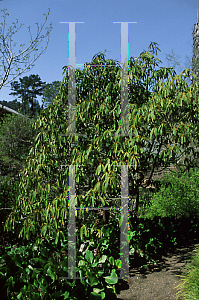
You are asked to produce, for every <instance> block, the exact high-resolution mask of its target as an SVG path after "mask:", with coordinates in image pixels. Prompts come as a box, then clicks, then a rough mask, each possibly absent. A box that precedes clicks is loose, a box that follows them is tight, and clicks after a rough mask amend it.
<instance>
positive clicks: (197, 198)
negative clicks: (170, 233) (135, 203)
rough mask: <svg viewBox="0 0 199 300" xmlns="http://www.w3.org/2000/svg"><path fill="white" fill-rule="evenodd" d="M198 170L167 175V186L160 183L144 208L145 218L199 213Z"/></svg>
mask: <svg viewBox="0 0 199 300" xmlns="http://www.w3.org/2000/svg"><path fill="white" fill-rule="evenodd" d="M198 179H199V172H198V170H193V169H191V170H190V171H189V172H185V173H184V174H183V175H182V174H171V175H170V176H169V177H167V179H166V182H167V187H164V185H162V188H161V189H160V191H159V192H158V193H156V194H155V195H153V198H152V199H151V200H150V207H149V208H148V209H146V210H145V212H144V214H145V217H147V218H153V217H154V216H162V217H166V216H176V217H177V216H194V215H199V185H198V182H199V181H198Z"/></svg>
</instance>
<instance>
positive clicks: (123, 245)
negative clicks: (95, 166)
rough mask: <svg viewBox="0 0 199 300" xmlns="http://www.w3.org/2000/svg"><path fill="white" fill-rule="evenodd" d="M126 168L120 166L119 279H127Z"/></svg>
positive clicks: (127, 200)
mask: <svg viewBox="0 0 199 300" xmlns="http://www.w3.org/2000/svg"><path fill="white" fill-rule="evenodd" d="M127 168H128V166H126V165H121V231H120V253H121V254H120V259H121V271H120V278H122V279H127V278H128V277H129V243H128V202H129V199H128V197H129V195H128V190H129V186H128V169H127Z"/></svg>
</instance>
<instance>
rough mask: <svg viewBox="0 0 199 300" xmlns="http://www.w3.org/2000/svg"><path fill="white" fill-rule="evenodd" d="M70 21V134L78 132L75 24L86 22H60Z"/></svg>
mask: <svg viewBox="0 0 199 300" xmlns="http://www.w3.org/2000/svg"><path fill="white" fill-rule="evenodd" d="M60 23H69V64H68V65H69V67H68V77H69V78H68V134H67V136H73V135H77V134H76V81H75V24H76V23H84V22H60Z"/></svg>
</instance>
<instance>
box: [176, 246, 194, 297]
mask: <svg viewBox="0 0 199 300" xmlns="http://www.w3.org/2000/svg"><path fill="white" fill-rule="evenodd" d="M194 251H195V252H196V253H195V255H194V256H193V257H191V258H189V259H188V261H187V262H188V263H187V265H186V266H185V271H184V272H183V275H177V276H180V277H181V279H180V282H179V284H178V285H177V286H175V289H178V290H179V291H178V292H177V297H176V299H179V296H180V297H183V298H181V299H189V300H194V299H198V298H199V286H198V278H199V271H198V270H199V268H198V266H199V248H198V247H197V248H196V249H195V250H194Z"/></svg>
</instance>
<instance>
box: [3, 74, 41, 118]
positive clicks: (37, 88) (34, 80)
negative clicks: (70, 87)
mask: <svg viewBox="0 0 199 300" xmlns="http://www.w3.org/2000/svg"><path fill="white" fill-rule="evenodd" d="M19 80H20V83H18V82H17V81H14V82H12V83H11V89H12V90H14V92H12V93H10V94H9V95H17V96H18V97H20V98H21V99H22V107H23V109H24V114H26V113H28V112H29V111H28V110H27V107H28V109H29V104H31V115H32V116H33V115H34V114H35V112H36V111H38V110H40V105H39V102H38V100H36V97H37V95H38V96H41V95H42V93H43V91H44V88H45V83H46V82H42V81H41V79H40V77H39V75H34V74H33V75H30V76H25V77H23V78H19Z"/></svg>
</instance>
